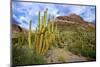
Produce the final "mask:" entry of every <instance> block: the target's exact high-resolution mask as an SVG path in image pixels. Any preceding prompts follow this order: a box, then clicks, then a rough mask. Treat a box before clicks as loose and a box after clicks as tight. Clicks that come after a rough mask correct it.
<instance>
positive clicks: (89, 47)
mask: <svg viewBox="0 0 100 67" xmlns="http://www.w3.org/2000/svg"><path fill="white" fill-rule="evenodd" d="M70 40H71V42H70V44H69V45H68V46H67V47H68V49H69V50H70V51H72V52H73V53H75V54H81V55H83V56H86V57H91V58H96V46H95V45H96V43H95V32H85V31H81V30H78V31H76V32H75V33H74V34H73V35H72V36H71V39H70Z"/></svg>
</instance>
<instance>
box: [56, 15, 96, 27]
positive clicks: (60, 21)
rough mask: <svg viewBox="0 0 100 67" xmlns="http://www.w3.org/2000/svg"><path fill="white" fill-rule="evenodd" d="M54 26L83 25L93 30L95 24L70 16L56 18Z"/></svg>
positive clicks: (77, 16) (76, 16)
mask: <svg viewBox="0 0 100 67" xmlns="http://www.w3.org/2000/svg"><path fill="white" fill-rule="evenodd" d="M55 24H57V25H58V26H68V25H72V24H73V25H84V26H86V27H87V26H89V27H92V28H95V24H94V23H92V22H87V21H84V19H83V18H82V17H80V16H79V15H76V14H70V15H69V16H58V17H56V19H55Z"/></svg>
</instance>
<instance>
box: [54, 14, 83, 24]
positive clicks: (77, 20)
mask: <svg viewBox="0 0 100 67" xmlns="http://www.w3.org/2000/svg"><path fill="white" fill-rule="evenodd" d="M56 19H58V20H64V21H72V22H75V23H83V22H84V20H83V18H82V17H80V16H79V15H76V14H74V13H72V14H70V15H69V16H58V17H57V18H56Z"/></svg>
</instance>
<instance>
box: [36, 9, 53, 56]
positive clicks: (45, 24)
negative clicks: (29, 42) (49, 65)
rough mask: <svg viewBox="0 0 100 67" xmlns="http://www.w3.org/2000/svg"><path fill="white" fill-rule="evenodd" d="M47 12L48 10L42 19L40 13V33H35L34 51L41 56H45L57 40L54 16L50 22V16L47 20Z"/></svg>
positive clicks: (38, 28)
mask: <svg viewBox="0 0 100 67" xmlns="http://www.w3.org/2000/svg"><path fill="white" fill-rule="evenodd" d="M47 11H48V9H46V11H44V15H43V16H42V17H41V16H40V12H39V13H38V27H37V30H38V31H35V39H34V51H35V52H36V53H37V54H40V55H45V54H46V53H47V51H48V49H49V47H50V46H51V44H52V43H53V42H54V41H53V40H55V39H54V38H55V30H54V16H53V17H52V19H51V21H50V15H49V18H47ZM41 18H42V19H41Z"/></svg>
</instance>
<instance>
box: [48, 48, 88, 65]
mask: <svg viewBox="0 0 100 67" xmlns="http://www.w3.org/2000/svg"><path fill="white" fill-rule="evenodd" d="M79 61H87V59H86V58H85V57H83V56H78V55H75V54H73V53H71V52H70V51H68V50H64V49H61V48H55V49H53V50H50V51H49V52H48V58H47V62H48V63H63V62H79Z"/></svg>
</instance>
